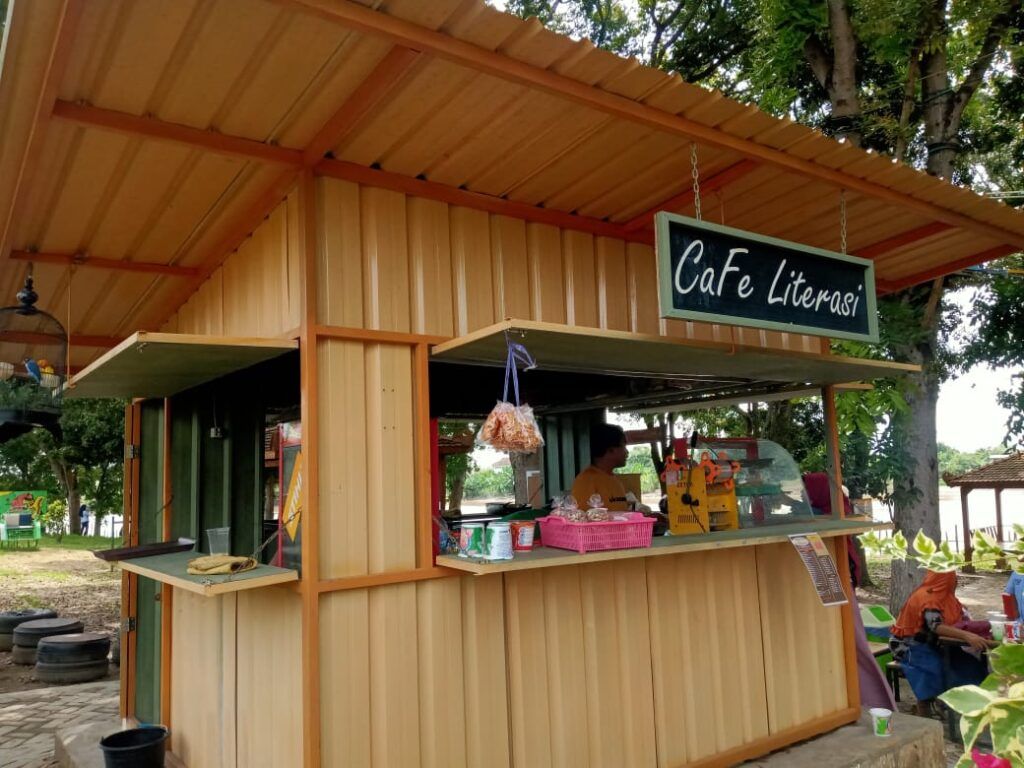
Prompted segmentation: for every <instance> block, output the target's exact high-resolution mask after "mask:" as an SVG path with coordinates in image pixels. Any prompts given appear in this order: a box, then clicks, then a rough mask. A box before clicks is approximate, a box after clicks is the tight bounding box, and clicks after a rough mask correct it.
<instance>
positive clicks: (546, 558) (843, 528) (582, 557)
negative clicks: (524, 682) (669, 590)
mask: <svg viewBox="0 0 1024 768" xmlns="http://www.w3.org/2000/svg"><path fill="white" fill-rule="evenodd" d="M891 527H892V526H891V525H890V524H889V523H876V522H874V521H871V520H851V519H849V518H847V519H845V520H814V521H801V522H797V523H785V524H783V525H772V526H765V527H763V528H741V529H739V530H734V531H718V532H714V533H705V534H696V535H693V536H658V537H656V538H655V539H654V540H653V541H652V542H651V546H650V547H638V548H633V549H612V550H603V551H597V552H586V553H584V554H580V553H578V552H573V551H570V550H567V549H556V548H554V547H538V548H537V549H534V550H532V551H530V552H516V554H515V557H514V558H513V559H512V560H497V561H494V560H486V559H484V558H480V557H459V556H458V555H441V556H439V557H438V558H437V564H438V565H441V566H444V567H445V568H453V569H455V570H459V571H465V572H467V573H472V574H474V575H476V576H482V575H486V574H490V573H501V572H504V571H525V570H531V569H534V568H554V567H557V566H562V565H581V564H583V563H593V562H598V561H602V560H624V559H630V558H637V557H657V556H659V555H672V554H677V553H683V552H701V551H705V550H710V549H733V548H736V547H750V546H756V545H759V544H775V543H778V542H785V541H788V540H789V537H790V536H792V535H794V534H800V533H817V534H818V535H820V536H821V537H823V538H828V537H830V536H853V535H856V534H859V533H866V532H867V531H879V530H887V529H889V528H891Z"/></svg>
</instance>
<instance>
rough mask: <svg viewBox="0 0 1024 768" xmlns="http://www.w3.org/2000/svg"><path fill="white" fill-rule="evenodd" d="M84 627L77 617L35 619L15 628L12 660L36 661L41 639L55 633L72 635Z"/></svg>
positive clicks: (16, 662)
mask: <svg viewBox="0 0 1024 768" xmlns="http://www.w3.org/2000/svg"><path fill="white" fill-rule="evenodd" d="M83 629H84V627H83V625H82V622H80V621H78V620H77V619H35V620H33V621H26V622H24V623H22V624H19V625H18V626H16V627H15V628H14V632H13V635H14V645H13V646H12V647H11V661H13V662H14V663H15V664H24V665H26V666H29V665H32V664H35V663H36V646H38V645H39V641H40V640H42V639H43V638H46V637H53V636H54V635H70V634H74V633H76V632H81V631H82V630H83Z"/></svg>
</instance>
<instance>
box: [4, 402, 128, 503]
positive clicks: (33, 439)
mask: <svg viewBox="0 0 1024 768" xmlns="http://www.w3.org/2000/svg"><path fill="white" fill-rule="evenodd" d="M61 428H62V430H63V439H61V440H59V441H58V440H57V439H55V438H54V437H53V435H51V434H50V433H49V432H47V431H45V430H42V429H35V430H33V431H31V432H29V433H27V434H24V435H21V436H20V437H17V438H15V439H14V440H10V441H8V442H6V443H4V444H3V445H0V484H3V486H4V487H7V488H26V487H28V488H38V489H41V490H47V491H49V492H50V494H51V498H53V497H57V496H60V495H65V496H66V495H68V493H69V491H70V490H71V489H72V488H74V489H75V490H80V491H81V493H82V496H83V497H84V498H87V499H88V500H89V501H90V502H91V506H92V507H93V510H94V512H95V514H96V515H97V520H98V519H99V518H101V517H102V516H103V515H104V514H107V513H111V512H113V513H120V512H121V506H122V504H121V495H122V488H123V484H122V472H123V461H124V404H123V403H122V402H121V401H119V400H77V399H76V400H67V401H65V402H64V408H63V414H62V415H61ZM69 484H70V487H69ZM51 504H52V502H51Z"/></svg>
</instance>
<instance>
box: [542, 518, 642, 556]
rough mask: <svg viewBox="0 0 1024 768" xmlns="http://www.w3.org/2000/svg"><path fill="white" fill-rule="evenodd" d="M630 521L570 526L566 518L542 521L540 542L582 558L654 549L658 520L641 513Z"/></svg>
mask: <svg viewBox="0 0 1024 768" xmlns="http://www.w3.org/2000/svg"><path fill="white" fill-rule="evenodd" d="M627 516H628V517H629V519H628V520H609V521H608V522H607V523H570V522H569V521H568V520H566V519H565V518H562V517H555V516H553V515H552V516H549V517H540V518H538V519H537V522H538V523H540V538H541V541H542V542H543V543H544V545H545V546H548V547H558V548H559V549H575V550H576V551H577V552H579V553H580V554H582V553H584V552H596V551H598V550H602V549H630V548H632V547H649V546H651V536H652V534H653V533H654V518H653V517H647V516H646V515H643V514H641V513H639V512H629V513H627Z"/></svg>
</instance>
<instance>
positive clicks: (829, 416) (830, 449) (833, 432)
mask: <svg viewBox="0 0 1024 768" xmlns="http://www.w3.org/2000/svg"><path fill="white" fill-rule="evenodd" d="M821 403H822V410H823V412H824V416H825V455H826V457H827V464H828V484H829V491H830V492H831V501H832V516H833V517H836V518H839V519H842V518H844V517H845V516H846V505H845V504H843V470H842V466H841V464H840V456H839V427H838V424H837V422H836V397H835V387H831V386H829V387H824V388H823V389H822V390H821Z"/></svg>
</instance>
